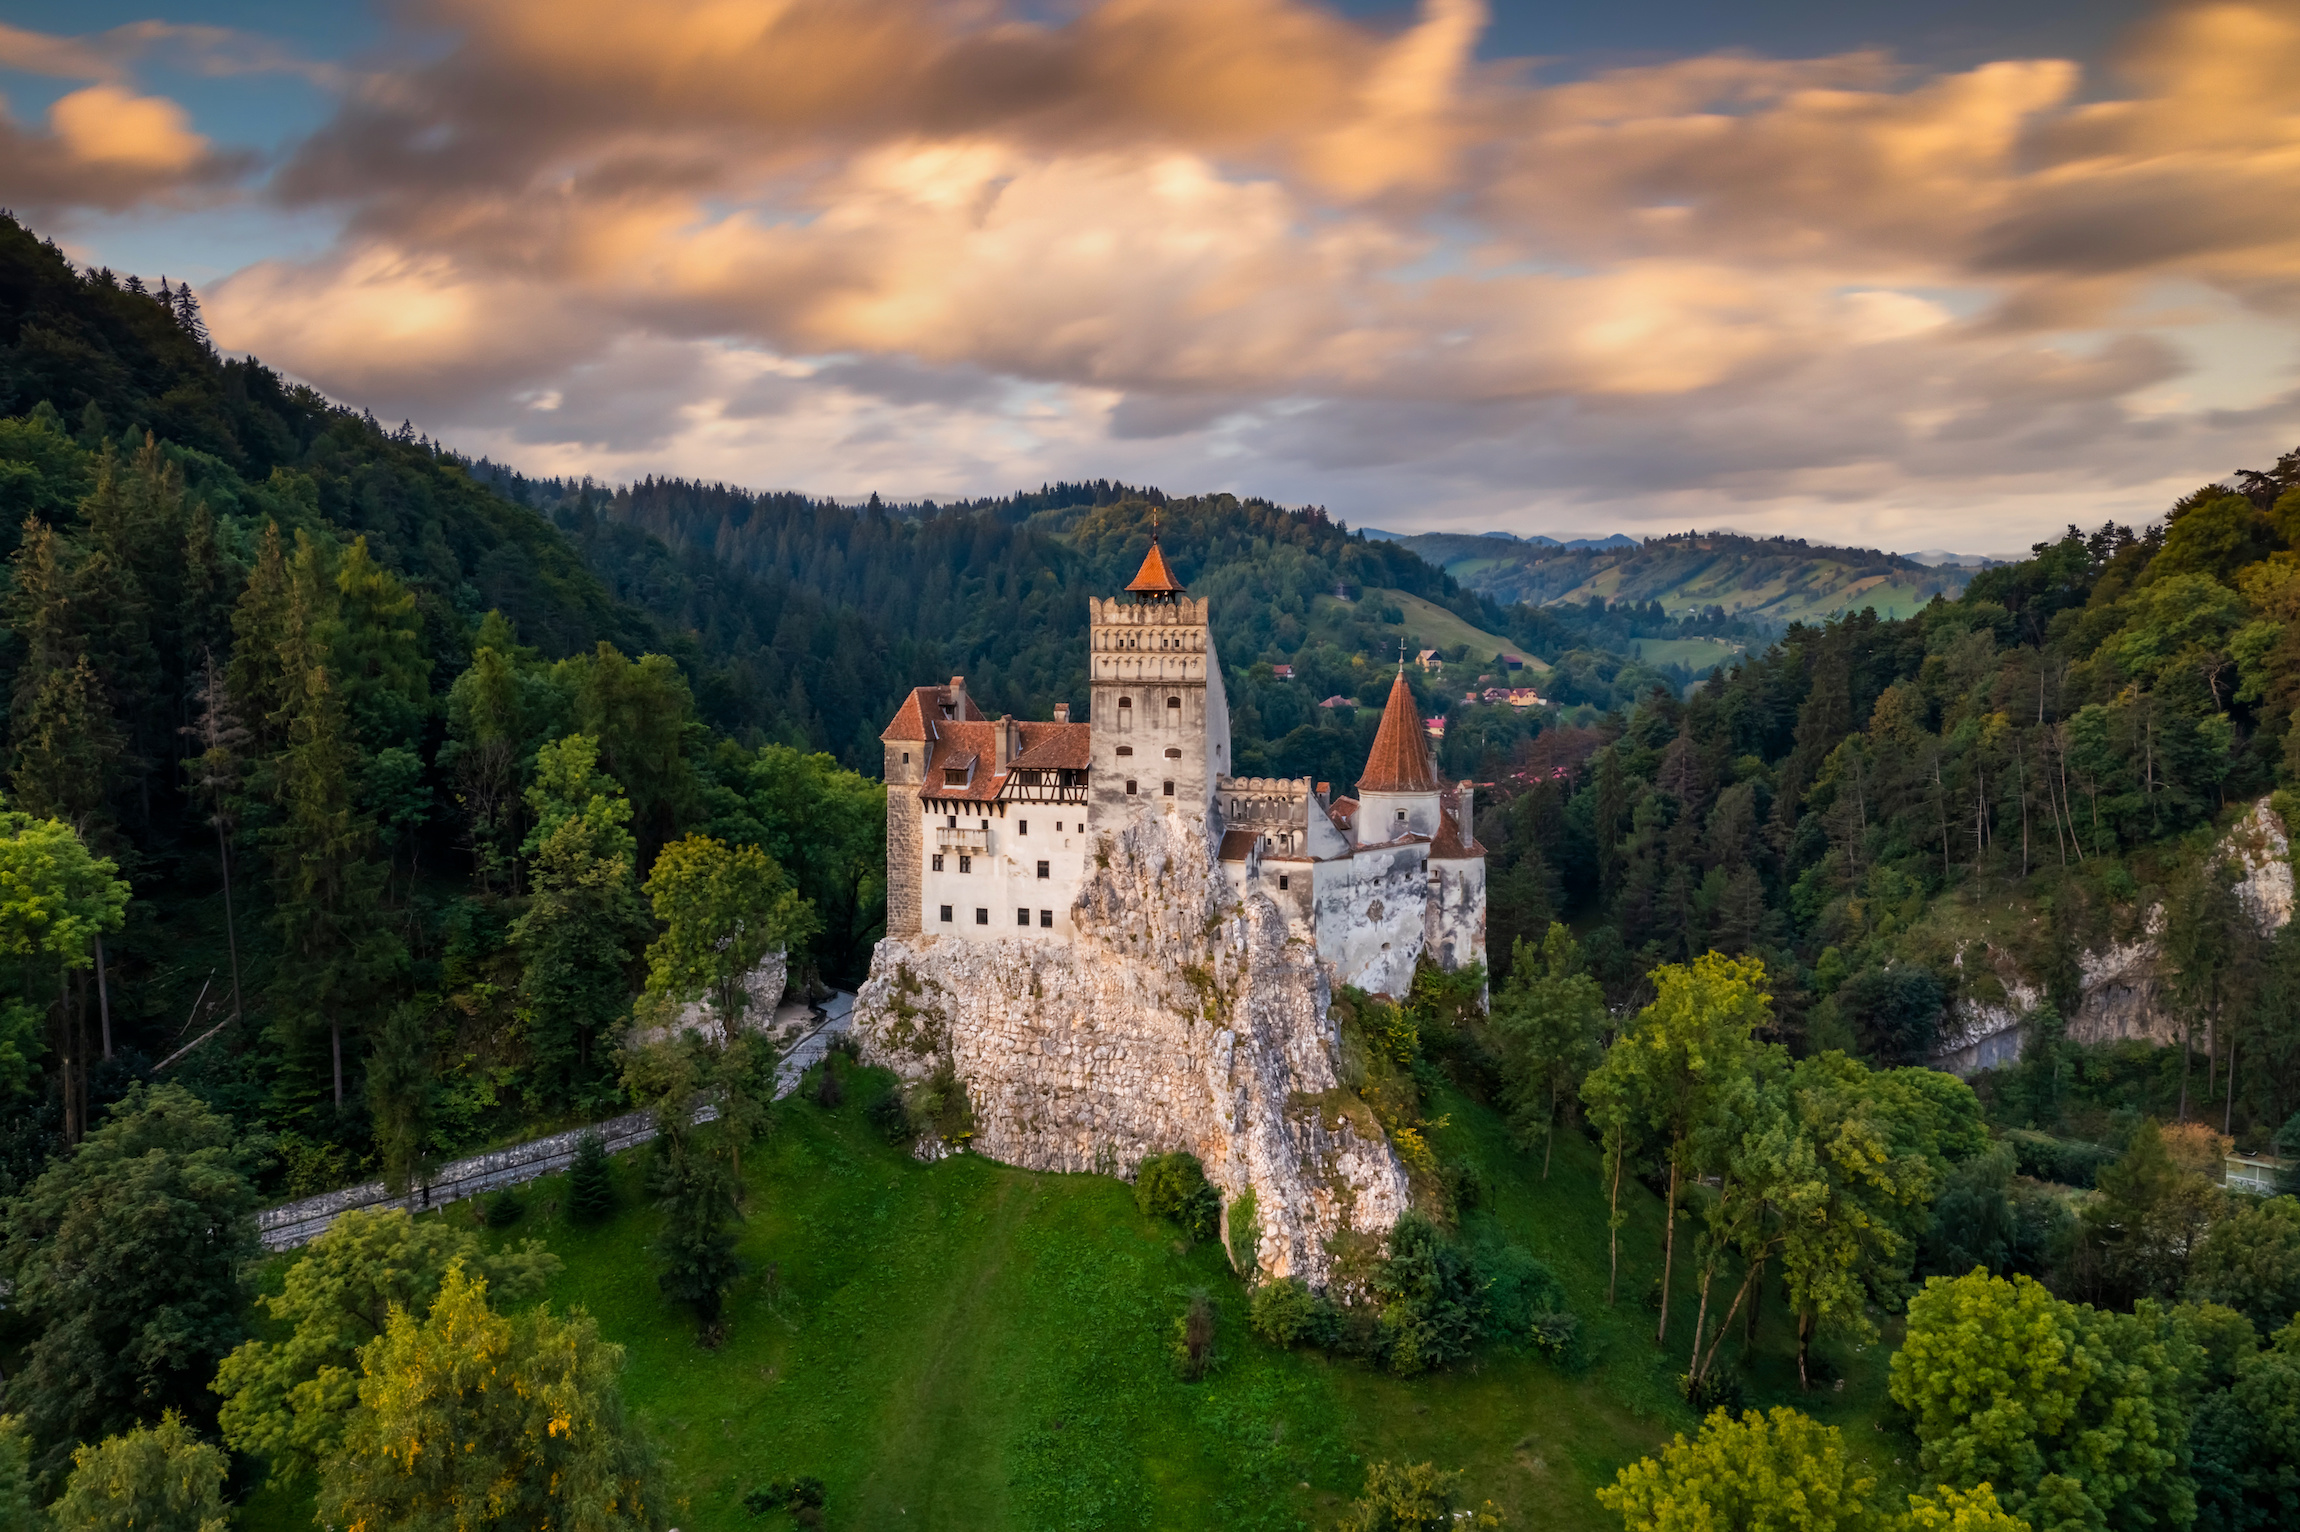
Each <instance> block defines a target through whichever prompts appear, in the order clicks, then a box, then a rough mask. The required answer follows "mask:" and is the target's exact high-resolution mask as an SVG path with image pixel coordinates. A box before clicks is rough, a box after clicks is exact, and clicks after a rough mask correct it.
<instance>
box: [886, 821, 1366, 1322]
mask: <svg viewBox="0 0 2300 1532" xmlns="http://www.w3.org/2000/svg"><path fill="white" fill-rule="evenodd" d="M1071 919H1072V922H1073V925H1074V929H1075V933H1076V934H1075V936H1074V937H1073V938H1072V939H1071V940H1069V941H1060V940H1054V939H1050V938H1039V937H1035V936H1022V937H1012V938H1007V939H1003V940H972V939H968V938H965V937H959V936H914V937H905V938H889V939H887V940H886V941H883V942H881V943H880V944H879V947H878V951H877V954H876V955H875V957H874V958H873V960H872V963H871V976H870V980H869V982H868V983H866V984H865V985H864V986H863V988H862V990H861V991H860V993H859V995H858V997H857V1001H856V1005H855V1032H856V1036H857V1038H858V1039H859V1041H860V1043H861V1046H862V1052H863V1057H864V1058H865V1059H866V1060H867V1061H869V1062H871V1063H875V1064H884V1065H887V1066H889V1067H891V1068H893V1069H895V1070H896V1071H897V1072H899V1073H901V1074H903V1075H904V1076H906V1077H910V1078H915V1077H918V1076H921V1075H925V1074H929V1073H931V1072H933V1071H934V1070H935V1069H936V1068H937V1067H938V1066H939V1065H941V1064H942V1063H945V1062H947V1063H949V1064H950V1065H951V1066H952V1067H953V1068H954V1069H955V1070H956V1072H957V1074H958V1076H959V1078H960V1079H962V1080H963V1081H964V1082H965V1084H966V1088H967V1094H968V1099H969V1100H970V1102H971V1103H972V1105H973V1108H974V1113H975V1119H976V1137H975V1140H974V1144H973V1147H974V1148H975V1149H976V1150H977V1151H978V1152H980V1153H983V1154H986V1155H988V1156H990V1157H991V1158H993V1159H998V1160H1003V1161H1005V1162H1007V1163H1009V1164H1013V1165H1021V1166H1025V1167H1028V1168H1031V1169H1035V1170H1061V1171H1100V1172H1103V1173H1106V1174H1120V1175H1130V1174H1131V1173H1132V1172H1133V1168H1134V1166H1135V1165H1136V1164H1137V1163H1139V1162H1140V1160H1141V1159H1142V1157H1143V1156H1145V1155H1149V1154H1160V1153H1166V1152H1169V1151H1172V1150H1176V1149H1186V1150H1188V1151H1189V1152H1191V1153H1192V1154H1195V1155H1197V1156H1198V1158H1199V1160H1200V1161H1201V1162H1203V1163H1204V1165H1205V1167H1206V1174H1207V1177H1208V1178H1209V1179H1210V1180H1212V1181H1213V1182H1214V1183H1215V1184H1216V1185H1217V1186H1219V1187H1220V1188H1221V1190H1222V1195H1223V1201H1224V1204H1225V1207H1226V1208H1227V1207H1228V1206H1229V1205H1230V1204H1232V1203H1233V1202H1234V1201H1235V1199H1237V1198H1238V1197H1240V1196H1241V1195H1242V1194H1244V1193H1245V1192H1246V1191H1247V1190H1248V1189H1251V1190H1252V1191H1253V1192H1254V1196H1255V1204H1256V1223H1257V1224H1258V1225H1259V1229H1260V1235H1259V1240H1258V1244H1257V1248H1256V1256H1257V1259H1258V1261H1259V1264H1260V1266H1261V1269H1262V1270H1263V1271H1264V1272H1266V1273H1269V1274H1270V1275H1273V1276H1297V1277H1301V1278H1303V1279H1304V1280H1305V1281H1308V1282H1309V1283H1311V1284H1312V1285H1313V1286H1324V1285H1326V1284H1327V1282H1328V1281H1329V1280H1330V1279H1331V1277H1332V1276H1333V1256H1334V1249H1335V1245H1336V1236H1337V1235H1346V1234H1349V1233H1357V1234H1362V1235H1368V1236H1374V1237H1378V1236H1380V1235H1382V1234H1384V1233H1386V1232H1387V1231H1388V1229H1389V1227H1390V1225H1391V1224H1392V1223H1394V1222H1395V1221H1396V1220H1397V1217H1398V1215H1399V1214H1400V1213H1402V1212H1403V1211H1404V1210H1405V1208H1406V1205H1407V1182H1406V1174H1405V1171H1404V1168H1403V1167H1402V1166H1401V1165H1400V1164H1399V1162H1398V1159H1397V1156H1396V1154H1395V1153H1394V1152H1393V1151H1392V1150H1391V1148H1390V1145H1389V1143H1388V1141H1387V1140H1386V1139H1385V1138H1384V1137H1383V1136H1382V1135H1381V1131H1380V1129H1379V1127H1378V1125H1375V1124H1374V1123H1373V1122H1372V1121H1371V1119H1370V1117H1369V1116H1368V1114H1366V1113H1365V1111H1364V1110H1363V1108H1362V1106H1361V1105H1360V1104H1359V1103H1357V1102H1356V1100H1355V1098H1354V1097H1352V1096H1351V1095H1350V1094H1349V1093H1348V1092H1347V1091H1345V1090H1344V1089H1343V1088H1342V1085H1341V1081H1340V1079H1339V1078H1338V1076H1337V1074H1336V1070H1335V1063H1336V1056H1337V1038H1336V1036H1335V1028H1334V1023H1333V1022H1332V1021H1331V1020H1330V1019H1329V1017H1328V1014H1327V1012H1328V1009H1329V998H1330V997H1329V993H1328V988H1327V983H1328V981H1327V979H1326V977H1325V975H1324V974H1323V973H1322V972H1321V971H1320V969H1319V966H1318V961H1317V954H1316V952H1315V951H1314V950H1313V948H1312V947H1311V946H1310V945H1309V944H1308V943H1307V942H1305V941H1301V940H1298V939H1289V937H1288V935H1287V923H1286V920H1285V917H1284V915H1283V914H1282V913H1281V912H1280V911H1279V909H1278V907H1277V906H1276V905H1275V904H1274V903H1272V902H1271V901H1270V900H1268V899H1266V898H1264V897H1262V896H1260V895H1258V894H1249V895H1248V896H1246V898H1245V899H1244V900H1243V902H1241V900H1240V899H1239V897H1238V896H1237V895H1236V894H1234V893H1233V892H1232V891H1231V890H1230V888H1229V886H1228V885H1227V883H1226V882H1225V881H1224V879H1223V878H1222V875H1221V873H1220V871H1219V869H1218V867H1217V866H1216V864H1215V862H1214V859H1213V857H1212V855H1211V852H1210V849H1209V847H1208V846H1207V844H1206V842H1205V839H1204V837H1203V836H1201V835H1199V834H1198V833H1196V832H1195V831H1193V830H1189V829H1186V828H1182V827H1180V826H1179V825H1178V824H1177V823H1176V822H1175V821H1173V820H1170V819H1169V820H1165V821H1159V822H1152V823H1146V824H1143V825H1141V826H1138V827H1136V828H1134V829H1130V830H1128V831H1126V832H1124V833H1123V834H1120V835H1113V836H1104V837H1102V838H1100V839H1099V841H1098V843H1097V846H1096V849H1095V853H1094V865H1093V866H1092V867H1091V868H1090V869H1089V872H1088V875H1087V878H1086V883H1085V886H1084V888H1083V890H1082V891H1081V892H1080V894H1079V897H1078V900H1077V902H1076V903H1075V904H1074V905H1073V906H1072V907H1071ZM1225 1219H1227V1214H1225Z"/></svg>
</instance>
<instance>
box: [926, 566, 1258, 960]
mask: <svg viewBox="0 0 2300 1532" xmlns="http://www.w3.org/2000/svg"><path fill="white" fill-rule="evenodd" d="M1126 591H1127V594H1128V595H1130V596H1132V597H1133V598H1134V599H1133V600H1131V601H1126V600H1121V599H1119V598H1117V597H1115V596H1113V597H1111V598H1110V599H1108V600H1102V599H1099V598H1089V599H1088V603H1087V605H1088V608H1089V610H1090V612H1091V616H1092V622H1091V631H1092V649H1091V652H1090V653H1089V655H1088V661H1089V674H1090V679H1091V683H1092V690H1093V699H1092V706H1093V710H1094V711H1093V723H1094V736H1093V738H1094V767H1093V774H1092V776H1091V778H1090V779H1089V780H1090V781H1091V783H1092V788H1093V799H1092V803H1091V810H1092V820H1093V824H1094V827H1095V828H1096V829H1097V830H1101V829H1110V830H1124V829H1127V828H1130V827H1131V826H1133V825H1136V824H1139V823H1141V822H1142V821H1143V820H1145V819H1147V818H1151V817H1153V816H1158V815H1164V814H1174V815H1177V816H1182V817H1184V818H1185V819H1187V820H1188V821H1190V822H1192V823H1195V824H1198V825H1200V826H1206V827H1208V828H1209V829H1210V828H1211V826H1210V825H1209V824H1208V820H1209V816H1210V815H1211V814H1212V813H1213V811H1214V805H1215V798H1214V779H1215V778H1216V777H1218V776H1221V775H1223V774H1225V773H1227V772H1228V771H1229V770H1230V703H1229V699H1228V698H1227V697H1226V696H1225V695H1224V694H1223V691H1222V664H1221V660H1220V659H1219V658H1218V657H1217V656H1216V655H1215V653H1214V633H1213V630H1212V629H1211V628H1210V627H1208V626H1207V620H1206V608H1207V603H1206V602H1204V601H1193V600H1191V599H1190V598H1189V597H1188V596H1186V595H1184V594H1183V593H1182V582H1181V581H1179V580H1177V579H1175V578H1174V576H1173V573H1172V572H1171V571H1170V570H1168V569H1167V567H1166V556H1165V555H1164V554H1163V553H1161V552H1160V551H1159V549H1158V543H1157V540H1156V538H1155V537H1153V538H1152V540H1151V543H1150V555H1149V557H1147V558H1145V559H1144V560H1143V561H1142V572H1141V573H1140V574H1138V575H1136V576H1135V577H1134V580H1133V583H1132V584H1130V585H1128V586H1127V587H1126ZM890 929H891V928H890Z"/></svg>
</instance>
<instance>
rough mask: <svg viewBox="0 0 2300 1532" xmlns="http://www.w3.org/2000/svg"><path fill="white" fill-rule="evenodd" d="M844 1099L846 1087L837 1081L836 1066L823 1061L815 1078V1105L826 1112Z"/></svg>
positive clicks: (845, 1097) (837, 1105)
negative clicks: (820, 1070) (820, 1069)
mask: <svg viewBox="0 0 2300 1532" xmlns="http://www.w3.org/2000/svg"><path fill="white" fill-rule="evenodd" d="M846 1099H847V1091H846V1086H845V1085H843V1084H841V1083H840V1081H839V1071H838V1066H837V1065H836V1064H834V1063H832V1062H831V1061H830V1060H829V1059H825V1060H823V1067H822V1073H820V1074H818V1075H816V1076H815V1105H816V1106H819V1107H821V1108H822V1109H823V1110H824V1111H826V1112H828V1111H831V1110H834V1109H835V1108H837V1107H839V1106H840V1105H842V1104H843V1103H844V1102H845V1101H846Z"/></svg>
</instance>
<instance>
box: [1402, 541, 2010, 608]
mask: <svg viewBox="0 0 2300 1532" xmlns="http://www.w3.org/2000/svg"><path fill="white" fill-rule="evenodd" d="M1401 542H1402V544H1403V546H1405V547H1408V548H1411V549H1413V550H1414V551H1415V552H1416V553H1419V554H1420V555H1421V556H1422V557H1423V558H1425V559H1427V560H1429V561H1430V562H1431V563H1433V564H1436V565H1438V566H1439V567H1441V568H1443V569H1444V570H1445V572H1446V573H1447V574H1450V575H1452V576H1453V577H1454V578H1455V579H1456V580H1458V581H1460V582H1461V583H1462V584H1463V585H1464V586H1465V587H1467V588H1468V589H1470V590H1473V591H1476V592H1477V593H1478V594H1480V595H1482V596H1489V597H1491V598H1492V599H1494V600H1496V601H1499V602H1502V603H1504V604H1507V603H1510V602H1517V601H1522V602H1526V603H1529V604H1531V605H1537V606H1539V605H1558V604H1573V603H1582V602H1588V601H1605V602H1619V601H1636V602H1647V601H1656V602H1659V603H1660V604H1661V606H1662V608H1663V609H1664V610H1666V611H1668V612H1669V613H1671V614H1672V615H1685V614H1689V613H1702V612H1707V611H1709V610H1710V609H1711V608H1715V609H1717V610H1719V611H1722V612H1724V613H1725V614H1726V615H1728V616H1735V617H1741V618H1745V619H1750V620H1754V621H1758V622H1763V623H1767V624H1782V625H1786V624H1788V623H1792V622H1810V621H1814V620H1817V619H1820V618H1824V617H1828V616H1831V615H1833V614H1835V613H1838V612H1848V611H1859V610H1861V609H1863V608H1865V607H1874V608H1876V611H1877V615H1878V616H1880V617H1906V616H1909V615H1910V614H1912V613H1913V612H1915V611H1916V610H1917V609H1918V608H1919V607H1921V606H1923V605H1924V604H1925V603H1926V602H1928V601H1930V600H1931V599H1932V598H1933V597H1934V596H1935V595H1936V594H1941V595H1947V596H1951V597H1954V596H1955V595H1956V594H1957V593H1958V592H1959V591H1961V590H1962V589H1963V588H1964V582H1965V580H1966V578H1967V577H1968V575H1969V573H1970V571H1967V570H1964V569H1961V568H1955V567H1950V568H1942V569H1934V568H1928V567H1927V566H1925V565H1923V564H1919V563H1918V562H1916V561H1915V560H1914V559H1907V558H1902V557H1900V556H1899V555H1897V554H1891V553H1879V552H1877V551H1875V550H1873V549H1865V548H1832V547H1828V546H1825V545H1822V544H1815V543H1807V542H1805V541H1803V540H1802V539H1797V538H1756V537H1742V536H1739V535H1736V534H1733V533H1724V532H1720V533H1702V534H1698V535H1686V536H1678V537H1657V538H1651V539H1648V540H1647V541H1646V542H1645V543H1644V544H1643V545H1642V546H1640V547H1637V548H1604V549H1593V548H1553V547H1545V546H1543V545H1541V544H1538V543H1513V542H1506V541H1504V540H1502V539H1500V538H1494V537H1475V536H1469V535H1466V534H1462V533H1454V532H1440V533H1427V534H1424V535H1422V536H1418V537H1408V538H1404V539H1401Z"/></svg>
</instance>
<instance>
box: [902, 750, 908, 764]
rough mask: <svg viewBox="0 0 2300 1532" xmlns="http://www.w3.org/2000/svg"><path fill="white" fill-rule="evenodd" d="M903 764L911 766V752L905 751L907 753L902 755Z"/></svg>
mask: <svg viewBox="0 0 2300 1532" xmlns="http://www.w3.org/2000/svg"><path fill="white" fill-rule="evenodd" d="M902 763H903V764H904V765H905V766H908V765H909V764H910V752H909V751H908V750H905V751H904V752H903V753H902Z"/></svg>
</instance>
